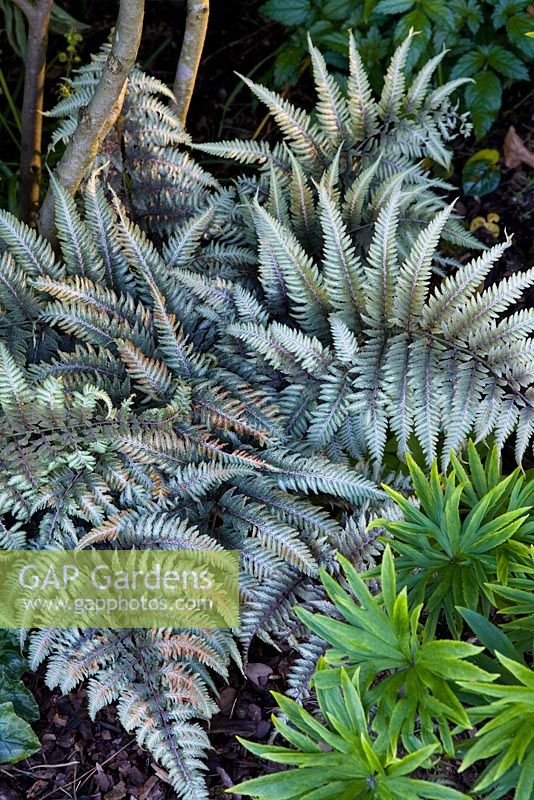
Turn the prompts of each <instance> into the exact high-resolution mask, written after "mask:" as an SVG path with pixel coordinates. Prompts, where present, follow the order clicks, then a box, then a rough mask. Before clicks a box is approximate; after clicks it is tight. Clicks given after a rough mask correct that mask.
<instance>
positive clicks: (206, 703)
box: [0, 176, 383, 800]
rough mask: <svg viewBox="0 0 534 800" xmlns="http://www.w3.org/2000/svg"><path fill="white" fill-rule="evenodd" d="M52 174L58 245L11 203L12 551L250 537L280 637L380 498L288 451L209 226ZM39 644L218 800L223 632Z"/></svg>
mask: <svg viewBox="0 0 534 800" xmlns="http://www.w3.org/2000/svg"><path fill="white" fill-rule="evenodd" d="M53 186H54V193H55V201H56V224H57V229H58V240H59V245H60V251H61V252H60V255H57V254H55V253H54V252H53V251H52V249H51V248H50V246H49V245H48V244H47V243H46V242H44V241H43V240H41V239H40V238H39V237H38V236H37V234H36V233H35V232H34V231H32V230H30V229H29V228H27V227H25V226H24V225H22V224H21V223H19V222H17V220H16V219H15V218H14V217H12V216H10V215H9V214H7V213H5V212H1V213H0V237H1V239H2V242H3V246H4V248H5V252H4V255H3V258H2V262H1V277H2V281H1V283H0V286H1V288H0V303H1V315H2V317H1V323H0V407H1V415H2V444H1V452H2V455H1V466H2V478H1V484H0V513H1V514H2V546H3V547H13V546H23V547H29V548H34V547H35V548H41V549H50V548H51V549H54V548H61V549H74V548H83V547H91V546H97V545H98V546H99V547H102V546H105V547H118V548H121V549H128V548H136V549H139V548H141V549H142V548H158V549H159V548H162V549H201V550H210V549H221V548H227V549H239V550H240V551H241V553H242V564H243V578H242V587H241V588H242V599H243V626H242V630H241V631H240V637H241V640H242V642H243V645H244V647H245V651H246V647H247V645H248V643H249V641H250V639H251V637H252V636H253V635H254V633H255V632H256V631H257V630H261V631H262V632H263V635H264V636H266V637H268V636H269V635H270V636H275V637H276V636H277V635H278V633H280V632H282V633H284V634H285V632H286V627H287V624H288V621H289V619H290V618H291V616H292V611H291V605H292V604H294V602H295V600H297V599H298V600H301V601H302V602H305V599H306V592H307V591H310V586H312V585H313V576H314V575H316V574H317V572H318V569H319V567H321V566H323V567H325V568H327V569H335V552H336V550H337V549H339V548H341V549H344V550H347V547H348V544H347V542H348V540H349V538H350V535H349V531H348V529H347V530H345V528H344V527H343V524H342V515H343V512H344V511H345V509H346V508H347V506H348V507H350V508H352V507H353V506H356V507H358V506H361V505H362V504H368V503H375V502H379V501H380V502H382V501H383V495H382V493H381V491H380V490H379V489H378V487H377V486H376V485H375V484H374V482H373V481H372V480H370V479H369V478H366V477H365V476H363V475H362V474H359V473H358V472H357V471H355V470H349V469H347V468H346V467H344V466H343V465H339V464H334V463H331V462H329V461H328V460H327V459H325V458H323V457H321V456H309V455H307V454H306V453H305V452H304V450H303V449H302V448H300V447H299V446H298V443H295V444H296V446H293V442H292V441H291V440H290V439H289V438H288V437H287V435H286V434H285V433H284V431H283V429H282V428H281V426H280V422H279V413H278V410H277V407H276V404H275V402H274V396H273V392H272V391H270V390H266V391H264V392H261V391H260V390H258V389H257V388H255V387H253V386H252V385H250V384H249V383H248V382H247V381H246V380H244V379H243V377H242V376H240V375H239V373H238V372H236V371H234V370H233V369H232V366H231V364H229V363H228V359H225V354H224V352H222V351H221V350H220V349H219V343H218V337H217V330H218V326H219V325H220V324H221V320H223V319H224V318H225V315H227V313H228V306H230V307H232V308H237V307H247V308H250V307H252V306H254V304H255V302H256V301H255V299H254V298H253V297H252V296H251V295H250V294H249V293H248V292H247V290H246V289H244V288H242V287H239V286H238V285H234V284H232V283H231V282H230V281H225V280H223V279H222V278H220V277H211V276H210V275H209V273H208V274H207V275H206V274H204V275H203V274H201V268H200V265H201V264H202V259H203V257H204V253H203V250H204V249H205V248H209V247H210V245H212V246H214V243H211V242H210V241H209V240H207V239H206V238H205V239H204V240H203V241H202V242H201V241H200V239H201V236H200V233H199V231H200V230H202V224H199V225H198V229H197V231H195V230H194V224H195V223H193V224H188V225H187V226H186V227H185V229H180V228H179V229H178V230H177V232H176V234H175V236H174V237H173V238H172V239H170V240H169V241H168V242H167V243H166V245H165V246H164V247H163V248H162V250H161V252H159V251H158V250H157V249H156V247H155V246H154V245H153V244H152V243H151V242H150V241H149V240H148V239H147V238H146V237H145V235H144V234H143V233H142V232H141V230H140V229H139V228H138V227H137V226H135V225H133V224H132V223H131V222H130V221H129V220H128V218H127V215H126V213H125V210H124V208H123V206H122V205H121V204H120V202H119V201H118V200H116V201H115V204H114V205H110V203H109V202H108V201H107V200H106V198H105V196H104V192H103V190H102V189H101V188H100V186H99V184H98V181H97V179H96V177H95V176H93V177H92V178H91V179H90V180H89V181H88V184H87V187H86V192H85V197H84V211H83V213H80V210H79V209H78V207H77V206H76V204H75V202H74V201H73V200H72V198H70V197H69V196H68V195H67V194H66V193H65V192H64V191H63V189H62V188H61V187H60V186H59V185H58V184H56V183H54V184H53ZM197 216H198V217H200V219H201V220H202V223H204V222H205V212H204V211H202V210H201V211H200V212H199V214H198V215H197ZM195 222H198V218H197V219H196V220H195ZM193 231H194V232H193ZM221 246H222V247H224V243H223V244H222V245H221ZM196 259H198V261H197V260H196ZM184 262H185V263H184ZM185 264H187V266H186V265H185ZM336 508H337V512H336V510H335V509H336ZM328 509H333V510H334V512H333V513H332V512H331V511H329V510H328ZM266 585H268V590H266ZM266 596H267V599H268V601H267V602H265V597H266ZM31 653H32V663H33V665H34V666H36V665H37V664H39V663H40V662H41V661H42V660H43V659H44V658H46V657H48V659H49V667H48V673H47V675H48V677H47V680H48V682H49V684H50V685H51V686H55V685H59V686H61V687H62V689H63V690H64V691H70V689H71V688H72V687H73V686H74V685H76V683H77V682H78V681H80V680H82V679H83V678H89V679H90V691H89V701H90V708H91V713H93V714H95V713H97V711H98V710H99V709H100V708H101V707H102V706H103V705H105V704H106V703H109V702H112V701H115V700H117V701H118V704H119V710H120V715H121V719H122V720H123V722H124V724H125V726H126V728H127V729H128V730H134V731H135V732H136V735H137V738H138V740H139V742H140V743H142V744H145V745H146V746H147V747H148V748H149V749H150V750H151V751H152V753H153V754H154V756H155V758H156V759H158V761H159V762H160V763H161V764H163V765H164V766H165V767H166V769H167V770H168V771H169V774H170V776H171V779H172V781H173V783H174V785H175V787H176V789H177V791H178V792H179V794H180V796H182V797H184V798H188V800H189V798H195V800H196V798H201V797H205V796H206V795H205V788H204V782H203V778H202V769H203V767H202V757H203V754H204V753H205V751H206V748H207V746H208V739H207V736H206V733H205V731H204V729H203V728H202V727H201V726H200V725H199V724H198V722H195V719H201V720H206V719H208V718H209V717H210V716H211V714H212V713H213V711H214V708H215V706H214V702H213V699H212V694H213V690H214V686H215V684H214V674H218V675H219V676H221V677H222V678H224V677H225V676H226V675H227V670H228V666H229V662H230V660H231V659H234V660H235V661H237V662H239V660H240V656H239V649H238V645H237V643H236V640H235V639H234V637H233V636H232V634H231V633H230V632H229V631H189V632H183V631H181V632H165V631H156V632H147V631H107V630H102V631H71V632H69V633H65V632H62V631H46V632H44V633H41V634H37V635H36V636H35V637H33V639H32V643H31Z"/></svg>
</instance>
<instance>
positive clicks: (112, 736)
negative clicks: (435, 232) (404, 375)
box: [0, 0, 534, 800]
mask: <svg viewBox="0 0 534 800" xmlns="http://www.w3.org/2000/svg"><path fill="white" fill-rule="evenodd" d="M61 5H62V7H63V8H65V9H67V10H68V11H70V12H71V13H72V14H73V15H74V16H77V17H78V18H80V19H83V20H85V21H88V22H89V24H90V29H89V30H88V31H86V32H85V33H84V40H83V43H82V45H81V47H80V51H79V54H80V56H81V59H82V61H85V60H86V59H87V58H88V56H89V54H90V53H91V52H94V51H95V50H96V49H98V47H99V46H100V44H101V43H102V42H103V41H105V39H106V38H107V35H108V32H109V30H110V27H111V25H112V24H113V20H114V19H115V16H116V11H117V8H118V2H116V0H115V2H110V0H65V1H64V2H62V3H61ZM260 5H261V2H260V0H250V1H249V2H247V1H246V0H224V1H223V2H216V3H213V4H212V11H211V17H210V25H209V32H208V37H207V42H206V48H205V52H204V58H203V64H202V67H201V70H200V74H199V80H198V84H197V88H196V92H195V96H194V98H193V102H192V106H191V110H190V114H189V121H188V128H189V130H190V132H191V134H192V135H193V138H194V139H196V140H203V141H208V140H212V139H220V138H232V137H243V138H250V137H251V135H253V134H254V133H255V132H257V131H258V128H259V126H262V128H261V134H262V136H265V135H267V136H268V135H269V133H270V132H271V129H270V125H269V123H268V121H266V119H265V112H264V110H263V109H262V108H261V107H259V105H258V104H256V103H254V102H252V101H251V98H250V95H249V93H248V90H247V89H246V88H243V87H242V86H241V88H240V81H239V79H238V77H237V76H236V75H235V72H236V71H237V72H240V73H242V74H244V75H250V76H253V77H254V79H255V80H258V79H261V76H262V72H264V71H265V70H267V69H268V67H269V65H270V64H271V62H272V59H273V58H274V55H275V52H276V48H277V47H278V46H279V45H280V43H281V38H280V33H281V32H280V28H279V27H278V26H277V25H275V24H274V23H270V22H267V21H265V20H264V19H262V17H261V16H260V14H259V11H258V8H259V6H260ZM183 20H184V2H183V0H147V13H146V23H145V32H144V37H143V44H142V48H141V52H140V58H139V61H140V62H141V64H142V65H143V66H144V67H145V68H146V69H147V70H149V71H150V72H151V73H152V74H154V75H155V76H156V77H158V78H160V79H161V80H163V81H165V82H166V83H169V84H172V80H173V76H174V69H175V65H176V60H177V57H178V53H179V43H180V42H181V37H182V33H183ZM64 48H65V41H64V39H62V38H61V37H58V36H52V37H51V40H50V52H57V51H60V50H63V49H64ZM2 50H3V52H2V57H3V64H2V68H3V70H4V74H5V75H6V76H7V80H8V83H9V84H10V86H11V89H12V91H13V92H14V94H15V96H17V93H20V89H21V81H20V75H21V72H22V71H21V68H20V60H19V59H18V58H17V57H16V56H15V55H14V54H13V53H12V52H11V50H10V49H9V48H8V47H7V46H5V47H2ZM258 65H259V66H258ZM63 74H64V71H63V68H62V66H61V65H60V64H59V63H56V64H54V65H52V66H51V68H50V69H49V72H48V76H47V84H46V104H45V105H46V107H51V106H52V105H53V104H54V102H55V100H56V99H57V89H58V85H59V81H60V79H61V77H62V76H63ZM524 86H525V85H524V84H520V85H518V86H516V87H514V88H512V90H511V91H509V92H508V93H507V95H506V96H505V99H504V102H503V111H502V113H501V116H500V118H499V120H498V121H497V123H496V124H495V125H494V127H493V128H492V130H491V132H490V134H489V136H488V137H487V139H486V140H484V141H482V142H475V141H474V139H473V138H471V139H469V140H467V141H465V142H461V143H460V144H459V145H458V146H457V148H456V152H455V159H454V174H453V175H452V176H450V180H451V182H452V183H453V184H454V185H456V186H460V185H461V169H462V165H463V164H464V163H465V161H466V159H467V158H469V156H471V155H472V154H473V153H474V152H475V151H476V150H478V149H481V148H485V147H491V148H496V149H498V150H499V151H502V145H503V141H504V137H505V135H506V132H507V131H508V129H509V127H510V125H513V126H514V127H515V129H516V131H517V133H518V134H519V136H520V137H521V138H522V140H523V142H524V143H525V145H526V146H527V147H529V149H531V150H534V126H533V123H532V120H533V119H534V113H533V112H534V96H533V94H532V92H531V93H530V95H529V96H528V95H527V96H525V89H524ZM307 88H308V86H307V84H306V82H304V84H303V87H300V88H298V89H295V90H294V91H293V92H292V93H291V95H290V97H291V99H293V100H295V101H296V102H303V103H304V104H306V101H308V102H309V97H308V96H307ZM7 147H8V149H9V144H8V145H7ZM3 157H4V158H5V160H6V161H8V162H11V163H16V153H15V154H10V153H9V152H7V154H3ZM210 166H212V165H210ZM501 170H502V178H501V183H500V185H499V187H498V188H497V190H496V191H494V192H492V193H491V194H488V195H485V196H484V197H480V198H478V197H467V196H465V195H462V193H461V192H460V196H459V204H458V206H457V209H458V210H459V211H460V212H461V213H463V214H464V215H465V217H466V219H467V221H468V222H471V221H472V220H473V219H474V218H475V217H479V216H482V217H485V218H487V215H488V214H490V213H496V214H498V215H499V217H500V219H499V223H498V224H499V228H500V231H499V236H498V237H497V238H494V237H492V235H491V234H488V233H487V232H486V231H484V230H479V231H478V232H477V236H479V237H480V238H481V239H482V240H483V241H484V242H485V243H486V244H493V243H494V242H495V241H498V240H500V239H501V238H502V237H503V236H504V233H505V231H506V232H508V233H512V234H513V235H514V240H513V246H512V247H511V248H510V249H509V250H508V251H507V252H506V254H505V257H504V258H503V259H502V261H501V262H500V264H499V265H498V266H496V268H495V269H494V271H493V272H492V274H491V275H490V282H493V281H495V280H497V279H500V278H502V277H505V276H508V275H510V274H512V273H513V272H515V271H518V270H523V269H526V268H527V267H528V266H530V265H531V264H532V256H533V246H532V241H531V236H530V230H531V227H532V219H533V216H534V178H533V172H532V170H530V171H529V168H528V167H525V166H519V167H516V168H514V169H508V168H506V167H505V166H504V164H503V163H501ZM456 194H457V195H458V192H457V193H456ZM532 305H534V294H533V293H531V294H529V295H525V296H524V297H523V298H522V299H521V301H520V303H519V306H532ZM291 655H292V654H291V652H289V651H288V652H278V651H275V650H274V649H272V648H268V647H266V646H265V645H256V646H254V648H253V649H252V652H251V655H250V663H249V666H248V669H247V673H246V675H245V676H243V675H241V674H240V673H239V672H237V671H234V672H233V674H232V676H231V680H230V685H229V686H226V687H221V688H222V691H221V695H220V701H219V703H220V708H221V711H220V714H219V715H218V716H217V717H215V718H214V719H213V721H212V723H211V733H210V738H211V742H212V747H213V749H212V750H211V751H210V753H209V758H208V769H209V773H208V782H209V786H210V797H212V798H214V800H216V799H217V798H222V797H223V796H224V789H225V788H228V787H230V786H232V785H234V784H235V783H238V782H239V781H241V780H244V779H246V778H249V777H254V776H255V775H257V774H258V772H259V766H258V762H257V759H256V758H254V757H252V756H249V755H247V753H246V752H245V751H244V750H243V748H242V747H241V746H240V745H239V743H238V742H237V740H236V739H235V736H236V735H238V736H243V737H245V738H252V739H255V740H259V741H268V739H269V736H270V735H271V733H272V726H271V722H270V714H271V712H272V710H273V706H274V702H273V700H272V697H271V695H270V693H269V692H270V690H272V689H276V690H281V691H283V689H284V679H285V676H286V674H287V671H288V668H289V664H290V661H291ZM27 682H28V685H29V686H30V688H31V689H32V690H33V691H34V693H35V694H36V697H37V700H38V702H39V706H40V710H41V721H40V722H39V723H37V724H36V726H35V728H36V731H37V733H38V735H39V737H40V739H41V741H42V743H43V747H42V750H41V751H40V752H39V753H37V754H36V755H35V756H33V757H32V758H30V759H28V760H26V761H24V762H21V763H19V764H17V765H16V766H14V767H0V800H26V798H27V800H60V798H72V800H123V798H126V800H130V799H131V798H132V799H134V800H171V798H174V797H175V794H174V793H173V791H172V789H171V787H170V786H169V783H168V781H167V779H166V773H165V771H164V770H162V769H161V768H159V767H158V766H157V765H154V763H153V762H152V760H151V758H150V756H149V754H148V753H147V752H146V751H145V750H143V749H142V748H140V747H138V746H137V744H136V742H135V740H134V739H133V737H132V736H131V735H130V734H127V733H125V732H124V730H123V729H122V728H121V726H120V723H119V722H118V720H117V714H116V711H115V709H114V708H106V709H105V710H103V711H102V712H101V713H100V714H99V715H98V717H97V720H96V721H95V722H91V720H90V719H89V718H88V715H87V710H86V702H85V700H86V690H85V689H84V688H83V687H82V688H79V689H78V690H77V691H75V692H72V693H71V694H69V695H67V696H66V697H62V696H61V695H60V694H59V692H58V691H54V692H51V691H49V690H48V689H47V688H46V687H45V684H44V675H43V674H42V673H37V674H36V675H30V676H28V677H27ZM261 771H262V772H263V773H264V772H265V767H264V766H263V765H262V767H261ZM444 777H445V778H447V777H448V778H449V779H450V782H451V784H452V785H455V786H456V788H459V789H461V790H463V791H467V790H469V788H470V786H469V783H468V781H469V780H470V776H469V775H467V776H466V779H465V780H466V784H465V785H460V786H458V784H457V781H458V778H457V776H456V769H455V768H454V765H451V770H450V775H449V776H444ZM455 781H456V782H455Z"/></svg>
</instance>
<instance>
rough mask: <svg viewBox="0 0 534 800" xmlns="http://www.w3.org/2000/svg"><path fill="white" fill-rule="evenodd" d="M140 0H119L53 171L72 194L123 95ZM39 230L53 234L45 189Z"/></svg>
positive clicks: (139, 23)
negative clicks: (90, 90)
mask: <svg viewBox="0 0 534 800" xmlns="http://www.w3.org/2000/svg"><path fill="white" fill-rule="evenodd" d="M144 6H145V3H144V0H121V3H120V7H119V14H118V17H117V24H116V26H115V32H114V34H113V40H112V44H111V51H110V54H109V56H108V59H107V61H106V64H105V67H104V71H103V73H102V77H101V79H100V83H99V84H98V86H97V87H96V90H95V93H94V95H93V96H92V98H91V100H90V101H89V104H88V105H87V106H86V107H85V108H83V109H82V110H81V111H80V114H79V118H78V125H77V127H76V130H75V132H74V134H73V136H72V139H71V140H70V142H69V143H68V145H67V147H66V149H65V152H64V154H63V157H62V158H61V161H60V162H59V164H58V166H57V167H56V169H55V171H54V177H55V179H56V180H57V181H58V182H59V183H60V184H61V185H62V186H63V188H64V189H66V190H67V192H69V194H71V195H74V194H75V192H76V190H77V189H78V187H79V185H80V183H81V181H82V178H83V176H84V174H85V173H86V171H87V169H88V167H89V166H90V165H91V163H92V162H93V161H94V159H95V157H96V155H97V153H98V150H99V147H100V145H101V144H102V142H103V140H104V139H105V137H106V136H107V134H108V133H109V131H110V130H111V128H112V126H113V125H114V123H115V121H116V119H117V117H118V115H119V113H120V110H121V108H122V104H123V102H124V96H125V94H126V86H127V81H128V74H129V72H130V70H131V69H132V67H133V66H134V64H135V60H136V58H137V53H138V51H139V44H140V42H141V32H142V29H143V16H144ZM39 231H40V233H41V234H42V236H44V237H45V238H47V239H50V240H53V239H54V237H55V224H54V194H53V191H52V187H51V186H50V187H49V188H48V192H47V195H46V197H45V199H44V202H43V205H42V207H41V212H40V215H39Z"/></svg>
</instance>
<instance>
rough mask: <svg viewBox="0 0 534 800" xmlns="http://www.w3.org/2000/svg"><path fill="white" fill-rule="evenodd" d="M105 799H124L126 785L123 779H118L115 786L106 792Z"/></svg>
mask: <svg viewBox="0 0 534 800" xmlns="http://www.w3.org/2000/svg"><path fill="white" fill-rule="evenodd" d="M104 797H105V800H124V798H125V797H126V785H125V783H124V781H119V782H118V783H117V784H115V786H114V787H113V788H112V789H111V790H110V791H109V792H107V793H106V794H105V795H104Z"/></svg>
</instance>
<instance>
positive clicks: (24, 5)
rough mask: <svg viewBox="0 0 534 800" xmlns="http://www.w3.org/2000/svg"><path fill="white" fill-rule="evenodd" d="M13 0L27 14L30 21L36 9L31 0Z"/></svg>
mask: <svg viewBox="0 0 534 800" xmlns="http://www.w3.org/2000/svg"><path fill="white" fill-rule="evenodd" d="M13 2H14V3H15V5H16V6H18V7H19V8H20V10H21V11H22V12H23V13H24V14H25V15H26V18H27V20H28V22H29V21H30V19H31V18H32V16H33V12H34V11H35V6H33V5H32V4H31V3H30V0H13Z"/></svg>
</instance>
